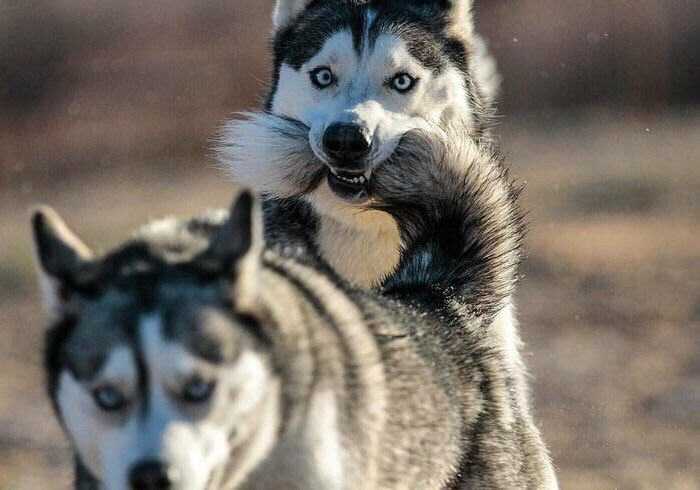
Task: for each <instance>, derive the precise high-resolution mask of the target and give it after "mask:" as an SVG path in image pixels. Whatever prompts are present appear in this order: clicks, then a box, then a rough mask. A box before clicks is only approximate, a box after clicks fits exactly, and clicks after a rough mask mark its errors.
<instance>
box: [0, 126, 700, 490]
mask: <svg viewBox="0 0 700 490" xmlns="http://www.w3.org/2000/svg"><path fill="white" fill-rule="evenodd" d="M626 121H627V122H626V123H625V124H620V123H617V122H615V121H613V120H604V119H603V120H601V118H598V117H595V118H584V119H582V120H580V121H578V122H570V123H569V124H567V125H566V126H562V125H561V124H558V123H557V122H555V121H552V122H551V123H546V122H545V123H544V126H542V125H540V126H533V123H532V121H529V120H527V119H522V118H521V119H509V120H508V121H507V123H504V126H503V127H502V132H503V134H504V136H503V141H504V146H505V147H506V150H507V151H508V153H509V154H510V155H511V160H512V162H513V170H514V173H515V174H516V175H517V177H518V178H519V179H520V180H527V181H528V187H527V191H526V206H527V207H528V208H530V209H531V210H532V212H531V214H530V221H531V232H530V235H529V243H528V253H529V257H528V260H527V263H526V265H525V267H524V269H523V274H524V280H523V282H522V285H521V288H520V292H519V294H518V303H519V306H520V318H521V321H522V331H523V336H524V339H525V341H526V343H527V350H526V359H527V363H528V365H529V366H530V368H531V371H532V375H533V379H534V384H533V397H534V401H535V406H536V413H537V420H538V421H539V422H540V423H541V425H542V428H543V432H544V436H545V438H546V440H547V442H548V444H549V446H550V448H551V451H552V455H553V458H554V461H555V463H556V464H557V467H558V470H559V476H560V478H561V482H562V484H563V488H581V489H590V488H601V489H604V488H611V489H612V488H621V489H625V488H629V489H636V488H650V489H651V488H661V487H664V488H669V489H694V488H699V487H700V473H699V470H700V453H699V452H698V440H700V413H699V411H698V406H699V403H700V359H699V358H698V347H700V346H699V345H698V342H699V339H700V281H698V273H699V272H700V247H699V244H700V202H699V199H700V167H699V166H698V165H697V163H698V161H697V157H696V156H697V155H698V154H700V140H698V138H696V137H694V135H697V134H700V116H698V115H696V116H691V115H685V116H678V117H674V118H667V119H663V120H654V121H651V120H648V119H646V120H634V119H626ZM540 124H541V121H540ZM522 128H529V129H527V130H523V129H522ZM176 163H177V162H176ZM231 194H232V186H231V185H230V184H227V183H226V182H225V181H224V179H222V178H221V177H220V176H219V175H218V173H217V171H216V170H214V169H212V168H210V167H208V166H207V165H206V164H205V163H204V162H186V163H185V162H179V163H177V164H176V165H174V168H173V171H172V172H171V173H165V174H163V173H161V172H153V171H149V170H143V167H142V166H141V165H140V164H139V163H138V162H134V163H133V164H131V165H128V166H126V167H120V168H119V171H118V172H116V171H115V172H114V173H110V172H109V171H104V172H103V173H100V174H98V175H89V176H83V177H82V178H81V179H80V181H79V182H76V183H70V182H62V183H61V185H58V186H54V185H51V184H46V185H41V186H31V187H27V186H23V185H21V183H19V182H18V183H17V185H14V186H6V187H5V189H4V192H3V196H2V208H1V211H0V223H1V225H0V226H1V229H2V230H3V238H2V247H0V372H2V373H3V374H2V378H1V379H2V382H0V489H3V490H5V489H7V490H10V489H12V490H15V489H16V490H20V489H22V490H24V489H27V490H28V489H36V488H69V484H70V471H69V470H70V467H69V464H68V462H67V459H66V453H65V451H64V446H65V445H64V443H63V440H62V438H61V435H60V433H59V431H58V429H57V427H56V424H55V422H54V420H53V417H52V415H51V412H50V410H49V406H48V403H47V401H46V399H45V396H44V393H43V385H42V380H41V370H40V367H39V366H40V352H39V345H40V338H41V335H42V330H41V328H40V324H41V318H42V315H41V312H40V311H39V300H38V298H37V296H36V288H35V286H34V282H33V279H34V278H33V277H32V263H31V253H30V248H29V241H28V230H27V223H26V221H27V210H28V209H29V206H30V204H31V203H35V202H39V201H41V202H48V203H51V204H52V205H55V206H56V207H57V208H58V209H59V210H61V212H62V213H64V215H65V217H66V218H67V219H68V222H69V223H72V224H73V226H74V228H77V229H78V230H79V231H80V233H81V234H82V235H83V236H84V237H85V238H86V239H88V241H89V243H93V244H99V245H101V246H103V247H107V246H109V245H110V244H112V243H114V242H116V241H117V240H118V239H119V238H121V237H123V236H124V234H125V233H127V232H128V231H129V229H130V228H131V227H132V226H135V225H137V224H139V223H141V222H143V221H145V220H147V219H149V218H153V217H158V216H161V215H164V214H171V213H177V214H187V213H192V212H196V211H198V210H201V209H204V208H206V207H208V206H224V205H226V204H227V202H228V199H229V198H230V196H231Z"/></svg>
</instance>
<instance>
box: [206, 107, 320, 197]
mask: <svg viewBox="0 0 700 490" xmlns="http://www.w3.org/2000/svg"><path fill="white" fill-rule="evenodd" d="M241 116H242V117H243V118H245V119H244V120H233V121H229V122H228V123H227V124H226V125H225V127H224V128H223V136H222V141H221V145H220V147H219V156H220V160H221V162H222V167H223V169H224V170H225V171H226V172H227V173H228V174H229V175H230V176H231V177H232V178H234V179H235V180H236V181H237V182H239V183H241V184H243V185H246V186H249V187H252V188H254V189H255V190H256V191H258V192H261V193H265V194H270V195H272V196H277V197H285V196H286V195H287V194H288V184H287V180H288V176H289V174H290V172H293V171H294V170H293V169H292V168H290V166H293V162H290V161H289V156H290V155H297V154H298V155H299V156H300V157H304V156H306V158H308V156H307V155H308V154H309V152H308V147H307V145H306V144H305V143H304V142H303V141H300V140H299V139H296V138H283V137H280V135H279V133H278V131H283V132H294V131H298V128H297V127H295V126H294V125H292V124H291V123H290V122H289V121H287V120H285V119H282V118H279V117H274V116H270V115H268V114H265V113H252V112H248V113H242V114H241Z"/></svg>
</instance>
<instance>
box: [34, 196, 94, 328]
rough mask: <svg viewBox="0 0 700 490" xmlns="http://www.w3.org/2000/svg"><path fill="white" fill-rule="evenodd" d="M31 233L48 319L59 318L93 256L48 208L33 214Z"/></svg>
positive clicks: (39, 209) (55, 213) (43, 207)
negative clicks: (49, 317) (81, 273)
mask: <svg viewBox="0 0 700 490" xmlns="http://www.w3.org/2000/svg"><path fill="white" fill-rule="evenodd" d="M32 232H33V238H34V245H35V248H36V257H37V264H38V266H39V282H40V285H41V289H42V295H43V300H44V306H45V308H46V311H47V313H48V314H49V315H50V316H52V317H60V315H61V314H62V313H63V312H64V311H65V308H66V305H67V304H68V302H69V301H70V300H71V298H72V296H73V293H74V292H75V290H74V288H75V285H76V284H77V283H78V282H79V275H80V272H81V271H83V270H84V269H85V268H86V266H87V265H88V264H90V263H91V262H92V258H93V253H92V251H91V250H90V248H88V246H87V245H85V243H83V241H82V240H80V238H78V237H77V236H76V235H75V234H74V233H73V232H72V231H71V230H70V229H69V228H68V226H66V224H65V223H64V221H63V220H62V219H61V217H60V216H59V215H58V213H57V212H56V211H54V210H53V209H51V208H49V207H45V206H42V207H40V208H38V209H37V210H36V211H34V213H33V215H32Z"/></svg>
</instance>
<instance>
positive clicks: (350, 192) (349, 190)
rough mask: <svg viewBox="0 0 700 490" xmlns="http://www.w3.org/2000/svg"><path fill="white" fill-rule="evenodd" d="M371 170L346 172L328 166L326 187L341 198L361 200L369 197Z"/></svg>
mask: <svg viewBox="0 0 700 490" xmlns="http://www.w3.org/2000/svg"><path fill="white" fill-rule="evenodd" d="M371 179H372V171H371V170H367V171H365V172H347V171H341V170H336V169H334V168H333V167H329V172H328V187H330V189H331V191H333V193H334V194H335V195H337V196H338V197H340V198H341V199H344V200H346V201H362V200H364V199H367V198H368V197H369V188H370V182H371Z"/></svg>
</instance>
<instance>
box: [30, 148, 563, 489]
mask: <svg viewBox="0 0 700 490" xmlns="http://www.w3.org/2000/svg"><path fill="white" fill-rule="evenodd" d="M411 138H416V137H415V136H411ZM410 148H411V151H410V152H407V151H402V150H399V151H398V152H395V153H394V156H392V158H391V161H390V165H391V170H390V171H389V170H388V169H389V165H385V166H382V167H381V168H379V169H378V170H377V173H376V175H375V176H374V181H373V182H374V183H373V186H374V191H375V193H376V196H377V197H376V199H375V200H374V201H373V203H374V204H373V205H374V206H375V207H376V208H377V212H387V213H391V215H392V219H394V220H396V222H397V223H398V226H399V229H400V233H401V236H402V240H403V242H404V243H405V244H406V245H405V248H404V250H403V252H402V254H401V257H400V260H399V264H398V266H397V267H396V269H395V271H394V272H393V273H392V274H390V275H389V277H388V278H387V280H386V282H385V286H384V288H383V290H382V291H381V292H367V291H364V290H360V289H353V288H351V287H348V286H347V283H346V282H345V281H344V280H342V279H341V278H339V277H338V276H337V275H336V274H335V272H334V271H333V270H332V269H330V268H328V267H325V266H324V265H323V263H322V262H320V261H319V260H318V259H317V257H316V256H315V255H314V254H313V253H307V252H308V251H307V250H305V249H304V247H301V246H298V245H299V243H297V242H295V241H291V242H289V243H286V244H285V243H281V242H278V243H276V244H275V245H274V246H270V245H268V246H266V247H263V245H262V236H261V228H262V226H261V224H260V222H261V220H262V218H261V216H260V210H259V209H258V207H257V206H256V205H255V201H254V198H253V197H252V195H251V194H250V193H248V192H246V191H244V192H243V194H242V195H241V197H239V198H238V200H237V202H236V203H235V204H234V205H233V206H232V209H231V211H230V212H229V213H225V212H214V213H210V214H207V215H204V216H200V217H197V218H193V219H189V220H176V219H169V220H164V221H158V222H155V223H153V224H151V225H149V226H147V227H145V228H144V229H142V230H141V231H139V232H138V233H137V234H136V235H135V237H134V238H132V239H130V240H128V241H127V242H126V243H124V244H123V245H122V246H120V247H118V248H116V249H114V250H112V251H111V252H109V253H107V254H106V255H102V256H97V255H95V254H94V253H93V252H92V251H91V250H90V249H89V248H88V247H87V246H86V245H84V244H83V242H81V241H80V240H79V239H78V238H77V237H76V236H75V235H74V234H73V233H71V232H70V231H69V230H68V228H67V227H66V226H65V225H64V224H63V222H62V221H61V220H60V219H59V218H58V216H57V215H56V214H55V213H54V212H53V211H50V210H48V209H44V210H40V211H39V212H37V213H36V214H35V216H34V218H33V228H34V235H35V241H36V246H37V251H38V258H39V260H38V262H39V265H40V269H41V277H42V284H43V286H44V294H45V298H46V304H47V306H48V308H49V312H50V313H51V318H52V321H51V323H50V325H49V327H48V332H47V337H46V349H45V352H46V354H45V360H46V369H47V373H48V385H49V392H50V396H51V398H52V400H53V402H54V405H55V408H56V410H57V413H58V415H59V417H60V420H61V421H62V423H63V426H64V428H65V430H66V432H67V434H68V436H69V438H70V440H71V442H72V446H73V448H74V449H75V451H76V455H77V460H78V468H79V473H78V475H79V476H78V488H86V489H88V488H89V489H94V488H106V489H110V490H112V489H115V490H117V489H118V490H122V489H126V488H131V489H166V488H173V489H187V490H198V489H233V488H245V489H277V488H285V489H318V490H321V489H324V490H325V489H348V490H349V489H359V488H361V489H368V490H371V489H388V488H394V489H409V488H420V489H431V488H434V489H443V488H448V489H450V488H454V489H457V488H463V489H466V488H556V480H555V477H554V473H553V471H552V467H551V464H550V461H549V458H548V455H547V452H546V450H545V448H544V445H543V443H542V441H541V438H540V436H539V433H538V431H537V429H536V428H535V426H534V424H533V422H532V420H531V417H530V414H529V408H528V402H527V400H526V399H525V397H523V396H522V394H521V393H519V392H518V390H516V389H514V386H515V385H517V384H518V381H517V379H516V378H517V377H518V376H519V373H517V372H514V371H513V370H512V369H511V365H510V364H509V362H508V360H507V358H506V355H505V354H504V352H503V351H502V349H501V348H500V341H499V339H498V338H497V336H495V335H494V333H493V331H492V330H490V329H488V328H484V325H488V324H489V323H490V322H491V321H492V320H493V317H494V316H495V315H496V314H497V312H498V311H500V309H501V308H502V307H503V302H504V301H506V299H507V298H508V297H509V296H510V294H511V292H512V289H513V287H514V283H515V274H516V269H517V264H518V262H519V260H520V228H521V226H520V216H519V214H518V212H517V209H516V205H515V200H516V198H517V190H516V189H514V188H513V187H512V186H511V185H510V184H509V181H508V180H507V178H506V176H505V173H504V170H503V167H502V165H500V162H499V161H498V158H496V157H494V156H490V155H489V154H487V153H485V152H484V151H483V150H481V149H479V148H477V147H476V146H475V145H473V144H472V143H471V142H470V141H466V142H464V143H462V144H454V143H453V142H450V146H447V145H446V142H445V141H443V140H442V139H439V140H435V139H434V138H432V137H431V138H424V139H422V140H421V139H417V140H416V141H413V142H412V143H411V145H410ZM416 181H418V182H420V192H416V193H414V192H412V191H411V189H414V188H417V187H414V185H413V184H414V183H416ZM426 191H429V192H427V193H425V192H426Z"/></svg>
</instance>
